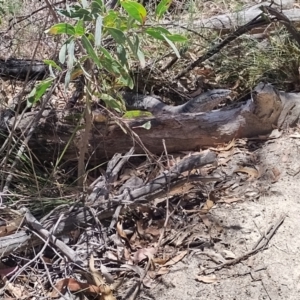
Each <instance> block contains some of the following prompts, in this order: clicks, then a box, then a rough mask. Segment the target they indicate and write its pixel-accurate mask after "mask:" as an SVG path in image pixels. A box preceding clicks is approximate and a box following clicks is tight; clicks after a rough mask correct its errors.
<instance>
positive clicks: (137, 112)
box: [123, 110, 153, 119]
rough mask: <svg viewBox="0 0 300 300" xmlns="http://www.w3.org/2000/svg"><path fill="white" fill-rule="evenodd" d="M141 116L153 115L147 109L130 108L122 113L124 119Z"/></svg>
mask: <svg viewBox="0 0 300 300" xmlns="http://www.w3.org/2000/svg"><path fill="white" fill-rule="evenodd" d="M141 117H142V118H144V117H153V115H152V114H151V112H149V111H142V110H130V111H127V112H126V113H125V114H124V115H123V118H124V119H137V118H141Z"/></svg>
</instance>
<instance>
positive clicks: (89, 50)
mask: <svg viewBox="0 0 300 300" xmlns="http://www.w3.org/2000/svg"><path fill="white" fill-rule="evenodd" d="M81 41H82V45H83V47H84V48H85V50H86V52H87V53H88V55H89V56H90V58H91V59H92V60H93V61H94V63H95V64H96V65H97V66H98V67H99V68H100V67H101V62H100V60H99V58H98V55H97V54H96V52H95V50H94V49H93V46H92V44H91V43H90V41H89V40H88V38H87V37H86V36H85V35H83V36H82V37H81Z"/></svg>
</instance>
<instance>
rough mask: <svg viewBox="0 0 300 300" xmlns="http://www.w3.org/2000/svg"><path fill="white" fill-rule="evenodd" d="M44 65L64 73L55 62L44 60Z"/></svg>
mask: <svg viewBox="0 0 300 300" xmlns="http://www.w3.org/2000/svg"><path fill="white" fill-rule="evenodd" d="M43 62H44V64H46V65H48V66H52V67H53V68H55V69H57V70H59V71H62V68H61V67H60V66H59V65H58V64H57V63H56V62H55V61H53V60H50V59H44V60H43Z"/></svg>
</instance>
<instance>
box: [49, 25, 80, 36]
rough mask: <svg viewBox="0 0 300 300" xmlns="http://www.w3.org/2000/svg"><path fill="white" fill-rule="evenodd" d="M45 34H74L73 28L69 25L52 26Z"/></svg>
mask: <svg viewBox="0 0 300 300" xmlns="http://www.w3.org/2000/svg"><path fill="white" fill-rule="evenodd" d="M46 33H49V34H54V35H55V34H64V33H65V34H68V35H74V34H75V28H74V26H72V25H71V24H68V23H59V24H55V25H53V26H52V27H51V28H50V29H48V30H46Z"/></svg>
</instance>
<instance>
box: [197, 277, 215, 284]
mask: <svg viewBox="0 0 300 300" xmlns="http://www.w3.org/2000/svg"><path fill="white" fill-rule="evenodd" d="M196 279H197V280H198V281H201V282H204V283H215V282H217V281H218V279H217V276H216V275H210V276H197V277H196Z"/></svg>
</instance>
